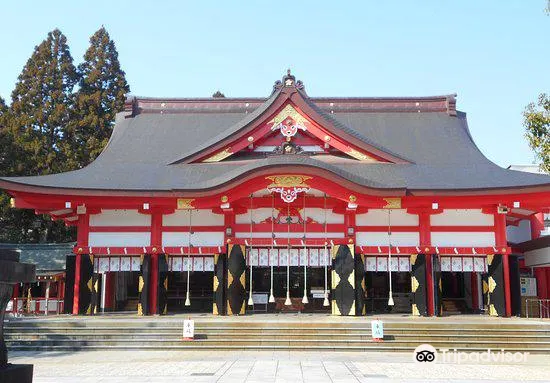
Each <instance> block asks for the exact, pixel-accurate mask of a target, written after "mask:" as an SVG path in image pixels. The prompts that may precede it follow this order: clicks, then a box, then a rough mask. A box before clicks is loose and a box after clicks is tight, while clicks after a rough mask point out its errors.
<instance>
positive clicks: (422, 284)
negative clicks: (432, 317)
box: [410, 254, 428, 316]
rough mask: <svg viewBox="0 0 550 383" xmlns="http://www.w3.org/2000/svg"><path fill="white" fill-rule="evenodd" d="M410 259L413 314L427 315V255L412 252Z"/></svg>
mask: <svg viewBox="0 0 550 383" xmlns="http://www.w3.org/2000/svg"><path fill="white" fill-rule="evenodd" d="M410 259H411V292H412V314H413V315H417V316H427V315H428V304H427V289H426V255H425V254H412V255H411V258H410Z"/></svg>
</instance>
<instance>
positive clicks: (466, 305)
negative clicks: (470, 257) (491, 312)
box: [441, 271, 485, 314]
mask: <svg viewBox="0 0 550 383" xmlns="http://www.w3.org/2000/svg"><path fill="white" fill-rule="evenodd" d="M482 278H483V274H482V273H478V272H456V271H447V272H442V273H441V288H442V292H441V303H442V310H443V313H444V314H472V313H480V312H481V311H482V309H483V307H484V304H485V302H484V301H485V297H484V296H483V294H482V287H481V286H482V285H481V281H482Z"/></svg>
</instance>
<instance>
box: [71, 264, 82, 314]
mask: <svg viewBox="0 0 550 383" xmlns="http://www.w3.org/2000/svg"><path fill="white" fill-rule="evenodd" d="M81 264H82V255H81V254H77V255H76V263H75V268H74V290H73V291H74V295H73V315H78V307H79V303H80V266H81Z"/></svg>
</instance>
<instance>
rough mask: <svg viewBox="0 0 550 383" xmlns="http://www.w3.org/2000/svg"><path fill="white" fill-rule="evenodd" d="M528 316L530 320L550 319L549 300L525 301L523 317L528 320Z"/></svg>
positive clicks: (531, 299)
mask: <svg viewBox="0 0 550 383" xmlns="http://www.w3.org/2000/svg"><path fill="white" fill-rule="evenodd" d="M529 314H531V318H537V317H538V318H541V319H542V318H550V299H533V298H529V299H526V300H525V316H526V317H527V318H529ZM537 314H538V315H537Z"/></svg>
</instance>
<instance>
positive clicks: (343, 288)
mask: <svg viewBox="0 0 550 383" xmlns="http://www.w3.org/2000/svg"><path fill="white" fill-rule="evenodd" d="M331 298H332V302H331V303H332V315H355V259H354V246H353V245H335V246H333V247H332V294H331Z"/></svg>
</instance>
